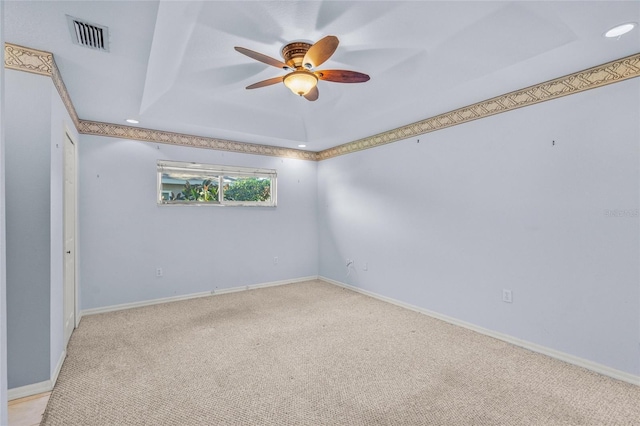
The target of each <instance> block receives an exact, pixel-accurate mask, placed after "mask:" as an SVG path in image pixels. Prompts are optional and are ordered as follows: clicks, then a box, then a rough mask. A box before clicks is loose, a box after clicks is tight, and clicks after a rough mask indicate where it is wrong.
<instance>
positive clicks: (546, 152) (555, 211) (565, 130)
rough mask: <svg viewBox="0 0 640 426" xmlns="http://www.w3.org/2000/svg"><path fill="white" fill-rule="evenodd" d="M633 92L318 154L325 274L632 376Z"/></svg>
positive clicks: (612, 89)
mask: <svg viewBox="0 0 640 426" xmlns="http://www.w3.org/2000/svg"><path fill="white" fill-rule="evenodd" d="M638 93H640V80H639V79H633V80H628V81H626V82H622V83H617V84H613V85H610V86H606V87H603V88H599V89H594V90H590V91H587V92H583V93H580V94H576V95H572V96H568V97H564V98H561V99H558V100H554V101H550V102H545V103H541V104H538V105H535V106H531V107H527V108H522V109H518V110H515V111H511V112H508V113H504V114H500V115H496V116H493V117H490V118H485V119H482V120H478V121H473V122H470V123H467V124H463V125H459V126H455V127H452V128H449V129H445V130H441V131H437V132H434V133H430V134H426V135H422V136H420V137H418V138H412V139H407V140H404V141H401V142H398V143H394V144H390V145H386V146H382V147H378V148H374V149H370V150H366V151H362V152H359V153H355V154H351V155H346V156H341V157H337V158H334V159H330V160H327V161H323V162H320V163H319V166H318V187H319V191H318V197H319V199H318V208H319V213H318V214H319V235H320V275H322V276H325V277H328V278H331V279H334V280H337V281H341V282H346V283H348V284H351V285H354V286H357V287H360V288H362V289H366V290H369V291H372V292H375V293H378V294H380V295H384V296H387V297H391V298H394V299H397V300H400V301H403V302H405V303H409V304H413V305H415V306H418V307H422V308H424V309H429V310H432V311H435V312H438V313H440V314H445V315H448V316H450V317H454V318H457V319H460V320H463V321H467V322H470V323H473V324H476V325H478V326H481V327H484V328H487V329H490V330H494V331H498V332H501V333H505V334H508V335H511V336H514V337H517V338H520V339H524V340H526V341H529V342H533V343H537V344H540V345H543V346H545V347H548V348H552V349H555V350H559V351H562V352H565V353H568V354H572V355H574V356H578V357H580V358H583V359H587V360H590V361H593V362H597V363H600V364H604V365H606V366H609V367H612V368H615V369H618V370H621V371H624V372H628V373H631V374H634V375H639V374H640V349H639V348H640V345H639V344H640V276H639V268H638V259H639V258H640V256H639V255H640V253H639V235H640V234H639V231H640V226H639V218H638V216H637V211H638V210H637V209H638V208H639V202H638V201H639V177H640V175H639V164H638V158H639V157H638V154H639V148H638V144H639V142H640V130H639V127H640V126H639V125H638V117H640V106H639V103H640V97H639V96H638ZM418 139H419V143H418ZM552 141H555V145H553V142H552ZM611 211H614V213H613V215H611V213H609V215H608V212H611ZM618 215H622V217H621V216H618ZM346 258H351V259H354V260H355V268H353V269H352V270H351V271H350V272H349V275H348V276H347V268H346V267H345V262H346ZM365 263H367V264H368V265H367V266H368V270H366V271H365V270H364V264H365ZM502 289H511V290H512V291H513V303H512V304H508V303H504V302H502Z"/></svg>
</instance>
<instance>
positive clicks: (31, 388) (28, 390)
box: [7, 380, 53, 401]
mask: <svg viewBox="0 0 640 426" xmlns="http://www.w3.org/2000/svg"><path fill="white" fill-rule="evenodd" d="M52 389H53V382H52V381H51V380H45V381H44V382H40V383H34V384H32V385H26V386H20V387H19V388H13V389H9V391H8V392H7V399H8V400H9V401H12V400H14V399H19V398H24V397H25V396H31V395H37V394H39V393H44V392H49V391H50V390H52Z"/></svg>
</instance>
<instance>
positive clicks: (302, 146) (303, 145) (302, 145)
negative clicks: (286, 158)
mask: <svg viewBox="0 0 640 426" xmlns="http://www.w3.org/2000/svg"><path fill="white" fill-rule="evenodd" d="M306 147H307V146H306V145H305V144H303V143H301V144H300V145H298V148H306Z"/></svg>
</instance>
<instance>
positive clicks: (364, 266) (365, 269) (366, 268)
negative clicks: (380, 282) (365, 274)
mask: <svg viewBox="0 0 640 426" xmlns="http://www.w3.org/2000/svg"><path fill="white" fill-rule="evenodd" d="M362 270H363V271H368V270H369V262H364V265H362Z"/></svg>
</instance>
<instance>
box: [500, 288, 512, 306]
mask: <svg viewBox="0 0 640 426" xmlns="http://www.w3.org/2000/svg"><path fill="white" fill-rule="evenodd" d="M502 301H503V302H505V303H513V294H512V293H511V290H507V289H502Z"/></svg>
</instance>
